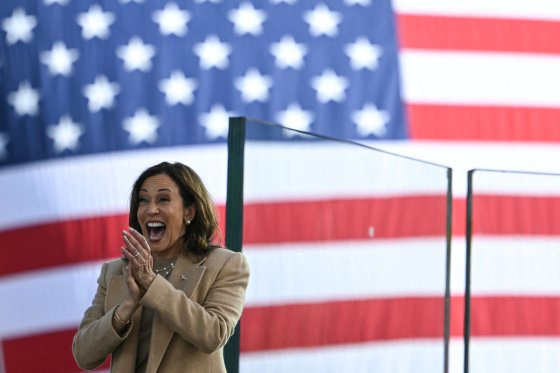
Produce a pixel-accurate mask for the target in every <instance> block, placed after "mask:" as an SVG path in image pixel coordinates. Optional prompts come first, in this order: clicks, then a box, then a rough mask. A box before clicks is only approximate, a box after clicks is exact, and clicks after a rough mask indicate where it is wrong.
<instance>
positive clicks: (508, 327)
mask: <svg viewBox="0 0 560 373" xmlns="http://www.w3.org/2000/svg"><path fill="white" fill-rule="evenodd" d="M471 196H472V205H471V207H472V210H471V211H472V212H471V214H470V216H468V217H467V218H468V220H469V223H470V224H471V227H472V236H471V245H470V246H471V247H470V258H471V263H470V267H471V271H470V279H471V280H470V294H471V303H470V344H469V346H468V349H469V352H468V355H469V360H468V363H469V364H468V365H469V371H470V372H471V373H479V372H494V373H500V372H503V373H506V372H507V373H511V372H546V371H551V370H550V368H551V367H554V368H553V370H552V371H556V370H557V369H558V362H559V360H558V348H559V345H560V323H559V322H558V320H559V319H558V315H560V270H559V268H560V175H555V174H535V173H522V172H507V171H493V170H474V171H473V172H472V175H471ZM547 367H548V368H547Z"/></svg>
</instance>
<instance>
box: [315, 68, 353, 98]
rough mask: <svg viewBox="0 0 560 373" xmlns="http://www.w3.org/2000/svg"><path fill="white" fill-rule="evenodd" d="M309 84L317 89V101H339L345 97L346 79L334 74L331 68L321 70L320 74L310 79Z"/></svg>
mask: <svg viewBox="0 0 560 373" xmlns="http://www.w3.org/2000/svg"><path fill="white" fill-rule="evenodd" d="M311 86H312V87H313V89H315V90H316V91H317V100H319V102H321V103H326V102H329V101H336V102H341V101H342V100H343V99H344V98H345V97H346V94H345V93H344V90H345V89H346V88H347V87H348V79H347V78H345V77H343V76H338V75H336V73H335V72H334V71H332V70H331V69H327V70H325V71H323V73H322V74H321V76H318V77H315V78H313V79H312V80H311Z"/></svg>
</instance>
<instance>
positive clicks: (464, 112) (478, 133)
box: [407, 43, 560, 142]
mask: <svg viewBox="0 0 560 373" xmlns="http://www.w3.org/2000/svg"><path fill="white" fill-rule="evenodd" d="M559 44H560V43H559ZM407 112H408V120H409V125H410V127H409V128H410V136H411V137H412V138H413V139H416V140H451V141H454V140H462V141H464V140H473V141H507V142H512V141H539V142H560V126H559V125H558V123H560V109H552V108H529V107H527V108H524V107H497V106H484V107H481V106H449V105H427V104H426V105H425V104H407Z"/></svg>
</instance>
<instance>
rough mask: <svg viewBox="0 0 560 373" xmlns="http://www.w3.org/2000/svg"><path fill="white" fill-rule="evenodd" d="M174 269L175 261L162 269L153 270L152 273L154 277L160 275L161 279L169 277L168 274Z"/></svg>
mask: <svg viewBox="0 0 560 373" xmlns="http://www.w3.org/2000/svg"><path fill="white" fill-rule="evenodd" d="M174 267H175V261H173V262H171V263H170V264H168V265H167V266H165V267H163V268H159V269H157V268H154V272H155V274H156V275H162V276H163V277H167V276H169V274H170V273H171V271H172V270H173V268H174Z"/></svg>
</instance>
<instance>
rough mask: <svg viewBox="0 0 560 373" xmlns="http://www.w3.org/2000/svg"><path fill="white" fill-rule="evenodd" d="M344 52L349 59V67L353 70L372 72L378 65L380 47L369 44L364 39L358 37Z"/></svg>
mask: <svg viewBox="0 0 560 373" xmlns="http://www.w3.org/2000/svg"><path fill="white" fill-rule="evenodd" d="M344 52H345V53H346V55H347V56H348V57H350V65H351V66H352V68H353V69H354V70H360V69H370V70H374V69H376V68H377V66H378V65H379V57H380V56H381V53H382V51H381V47H380V46H378V45H375V44H371V43H370V42H369V40H368V39H367V38H365V37H359V38H357V39H356V42H355V43H353V44H347V45H346V47H345V48H344Z"/></svg>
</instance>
